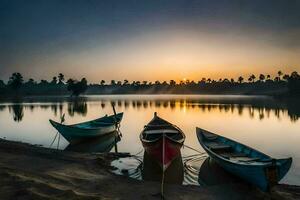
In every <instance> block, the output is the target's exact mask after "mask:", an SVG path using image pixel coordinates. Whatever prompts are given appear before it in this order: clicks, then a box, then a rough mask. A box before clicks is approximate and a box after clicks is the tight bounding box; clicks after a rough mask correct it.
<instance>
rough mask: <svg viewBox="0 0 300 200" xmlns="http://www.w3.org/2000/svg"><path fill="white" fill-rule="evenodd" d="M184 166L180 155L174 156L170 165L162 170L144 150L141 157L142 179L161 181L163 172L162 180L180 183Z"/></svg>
mask: <svg viewBox="0 0 300 200" xmlns="http://www.w3.org/2000/svg"><path fill="white" fill-rule="evenodd" d="M183 168H184V166H183V162H182V157H181V155H179V156H178V157H176V158H175V159H174V160H173V161H172V163H171V164H170V166H169V167H168V168H167V169H166V170H165V171H164V172H163V171H162V170H161V167H160V166H159V165H158V164H157V162H156V161H155V160H154V159H153V158H151V157H150V156H149V155H148V154H147V153H146V152H144V157H143V167H142V172H141V173H142V179H143V180H145V181H156V182H161V181H162V177H163V175H162V173H164V182H165V183H169V184H177V185H181V184H182V182H183V179H184V169H183Z"/></svg>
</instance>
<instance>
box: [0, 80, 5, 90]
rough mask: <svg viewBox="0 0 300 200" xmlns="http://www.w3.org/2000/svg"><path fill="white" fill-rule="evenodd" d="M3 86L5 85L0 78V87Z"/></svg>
mask: <svg viewBox="0 0 300 200" xmlns="http://www.w3.org/2000/svg"><path fill="white" fill-rule="evenodd" d="M4 87H5V83H4V81H2V80H0V88H4Z"/></svg>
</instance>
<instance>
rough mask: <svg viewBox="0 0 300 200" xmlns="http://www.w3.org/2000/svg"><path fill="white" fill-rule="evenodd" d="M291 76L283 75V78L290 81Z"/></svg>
mask: <svg viewBox="0 0 300 200" xmlns="http://www.w3.org/2000/svg"><path fill="white" fill-rule="evenodd" d="M289 78H290V76H289V75H288V74H285V75H283V77H282V79H283V80H285V81H288V80H289Z"/></svg>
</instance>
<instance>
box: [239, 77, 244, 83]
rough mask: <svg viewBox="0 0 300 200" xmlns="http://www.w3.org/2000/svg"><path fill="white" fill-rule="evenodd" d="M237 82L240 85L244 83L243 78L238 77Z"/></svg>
mask: <svg viewBox="0 0 300 200" xmlns="http://www.w3.org/2000/svg"><path fill="white" fill-rule="evenodd" d="M238 81H239V83H240V84H241V83H242V82H243V81H244V78H243V77H242V76H240V77H239V78H238Z"/></svg>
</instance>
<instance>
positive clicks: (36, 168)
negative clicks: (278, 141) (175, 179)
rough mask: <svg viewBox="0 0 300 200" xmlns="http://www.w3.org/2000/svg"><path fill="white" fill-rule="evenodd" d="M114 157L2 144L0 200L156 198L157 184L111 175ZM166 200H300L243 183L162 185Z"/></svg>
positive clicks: (280, 189)
mask: <svg viewBox="0 0 300 200" xmlns="http://www.w3.org/2000/svg"><path fill="white" fill-rule="evenodd" d="M116 157H117V155H116V154H112V153H106V154H85V153H73V152H63V151H58V152H57V151H54V150H51V149H46V148H41V147H38V146H32V145H28V144H24V143H18V142H10V141H5V140H0V199H1V200H2V199H3V200H5V199H14V200H15V199H22V200H23V199H24V200H27V199H160V195H159V193H160V184H159V183H157V182H150V181H149V182H148V181H138V180H134V179H130V178H127V177H123V176H118V175H114V174H112V173H110V170H111V167H110V161H111V160H113V159H115V158H116ZM165 196H166V199H230V200H233V199H299V198H300V187H298V186H288V185H278V186H276V187H274V189H273V190H272V192H271V194H266V193H262V192H260V191H259V190H257V189H255V188H253V187H251V186H249V185H244V184H222V185H217V186H208V187H202V188H201V187H197V186H182V185H166V186H165Z"/></svg>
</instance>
